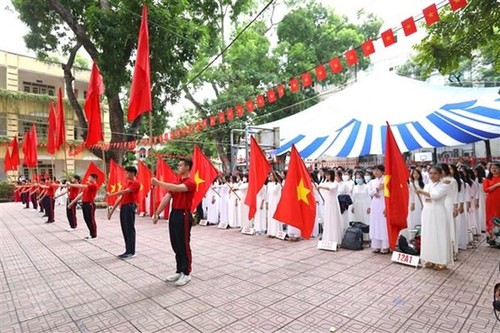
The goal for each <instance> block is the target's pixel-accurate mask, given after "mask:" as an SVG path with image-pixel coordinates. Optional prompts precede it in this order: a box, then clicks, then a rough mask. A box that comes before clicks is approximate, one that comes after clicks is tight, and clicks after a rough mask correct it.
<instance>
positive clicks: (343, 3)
mask: <svg viewBox="0 0 500 333" xmlns="http://www.w3.org/2000/svg"><path fill="white" fill-rule="evenodd" d="M321 2H322V3H323V4H325V5H328V6H330V7H333V8H334V9H335V11H336V12H337V13H339V14H342V15H346V16H347V17H348V18H349V19H350V20H353V21H354V20H355V19H356V15H357V13H358V11H359V10H360V9H363V11H364V12H366V13H374V14H375V15H377V16H378V17H380V18H382V19H383V21H384V24H383V25H382V28H381V31H385V30H386V29H388V28H396V27H398V26H400V24H401V21H402V20H404V19H406V18H408V17H410V16H417V15H419V14H420V13H421V12H422V9H424V8H425V7H427V6H428V5H430V4H432V3H437V4H439V3H440V2H442V1H440V0H321ZM286 12H287V9H286V8H285V7H281V8H279V10H278V15H284V14H285V13H286ZM0 18H1V19H0V31H2V32H6V31H8V33H2V37H1V38H0V50H3V51H9V52H14V53H18V54H23V55H30V56H35V53H34V52H33V51H30V50H28V49H27V48H26V46H25V45H24V40H23V36H24V35H25V34H26V33H27V32H28V29H27V27H26V26H25V25H24V23H22V22H21V21H20V20H19V19H18V14H17V12H15V10H14V8H13V6H12V4H11V3H10V0H0ZM400 33H401V32H400ZM422 37H423V34H422V33H416V34H413V35H412V36H409V37H403V38H400V39H399V40H398V43H396V44H394V45H391V46H390V47H389V48H384V47H383V45H381V44H375V49H376V52H375V53H374V54H373V55H372V56H371V60H372V63H373V64H374V67H375V69H383V70H386V69H388V68H389V67H393V66H395V65H399V64H402V63H404V62H405V61H406V59H407V58H408V57H409V55H410V53H411V47H412V46H413V45H414V44H416V43H418V42H419V41H420V39H421V38H422ZM332 52H333V50H332ZM300 74H301V73H297V75H300ZM210 94H211V92H210V90H204V91H200V92H198V93H197V94H195V98H198V99H203V98H207V97H210ZM191 107H192V105H191V103H189V102H188V101H187V100H181V101H180V102H179V103H177V104H176V105H173V106H171V109H172V110H173V112H174V117H173V118H172V120H171V121H170V124H171V125H172V123H175V119H176V118H177V117H178V115H180V114H182V111H183V110H185V109H187V108H191Z"/></svg>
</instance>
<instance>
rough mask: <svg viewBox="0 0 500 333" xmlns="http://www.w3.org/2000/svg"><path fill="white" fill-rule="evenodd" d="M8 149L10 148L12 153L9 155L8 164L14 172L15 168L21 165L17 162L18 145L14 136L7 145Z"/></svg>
mask: <svg viewBox="0 0 500 333" xmlns="http://www.w3.org/2000/svg"><path fill="white" fill-rule="evenodd" d="M9 147H12V153H10V163H11V165H12V170H16V169H17V166H18V165H19V164H20V163H21V161H20V160H19V145H18V143H17V136H15V137H14V138H13V139H12V141H11V142H10V143H9Z"/></svg>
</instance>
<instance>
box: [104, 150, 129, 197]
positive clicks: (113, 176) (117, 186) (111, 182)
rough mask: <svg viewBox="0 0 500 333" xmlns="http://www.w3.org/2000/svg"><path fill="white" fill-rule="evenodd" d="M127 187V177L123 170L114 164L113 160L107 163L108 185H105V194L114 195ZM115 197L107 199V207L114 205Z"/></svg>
mask: <svg viewBox="0 0 500 333" xmlns="http://www.w3.org/2000/svg"><path fill="white" fill-rule="evenodd" d="M126 185H127V176H126V175H125V169H123V168H122V167H121V166H120V165H118V164H116V162H115V161H114V160H111V161H110V162H109V173H108V183H107V184H106V192H109V193H114V192H118V191H121V190H122V188H124V187H125V186H126ZM117 199H118V197H117V196H112V197H108V198H107V199H106V201H107V203H108V205H110V206H111V205H114V204H115V202H116V200H117Z"/></svg>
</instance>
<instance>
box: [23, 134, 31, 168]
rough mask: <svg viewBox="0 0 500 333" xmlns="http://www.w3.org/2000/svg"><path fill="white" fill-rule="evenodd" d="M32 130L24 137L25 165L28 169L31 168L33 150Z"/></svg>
mask: <svg viewBox="0 0 500 333" xmlns="http://www.w3.org/2000/svg"><path fill="white" fill-rule="evenodd" d="M30 136H31V129H29V130H27V131H26V132H25V133H24V136H23V160H24V161H23V164H24V165H25V166H27V167H29V166H31V157H30V154H31V149H30V144H31V138H30Z"/></svg>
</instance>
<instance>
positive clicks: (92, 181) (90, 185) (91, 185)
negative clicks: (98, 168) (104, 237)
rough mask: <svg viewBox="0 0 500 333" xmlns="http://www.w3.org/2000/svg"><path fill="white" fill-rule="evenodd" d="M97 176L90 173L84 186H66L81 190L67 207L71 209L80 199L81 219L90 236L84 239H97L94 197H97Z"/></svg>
mask: <svg viewBox="0 0 500 333" xmlns="http://www.w3.org/2000/svg"><path fill="white" fill-rule="evenodd" d="M96 181H97V175H96V174H95V173H91V174H90V175H89V177H88V179H87V183H86V184H68V186H69V187H70V188H71V187H76V188H78V189H83V191H82V192H80V193H79V194H78V195H77V196H76V198H75V199H74V200H73V201H71V203H70V204H69V205H68V207H69V208H71V207H73V206H74V205H75V204H76V203H77V201H78V200H80V198H81V199H82V211H83V219H84V220H85V223H86V224H87V228H89V232H90V235H89V236H87V237H85V239H87V240H89V239H94V238H97V225H96V224H95V203H94V200H95V197H96V195H97V190H98V189H99V188H98V187H97V183H96Z"/></svg>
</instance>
